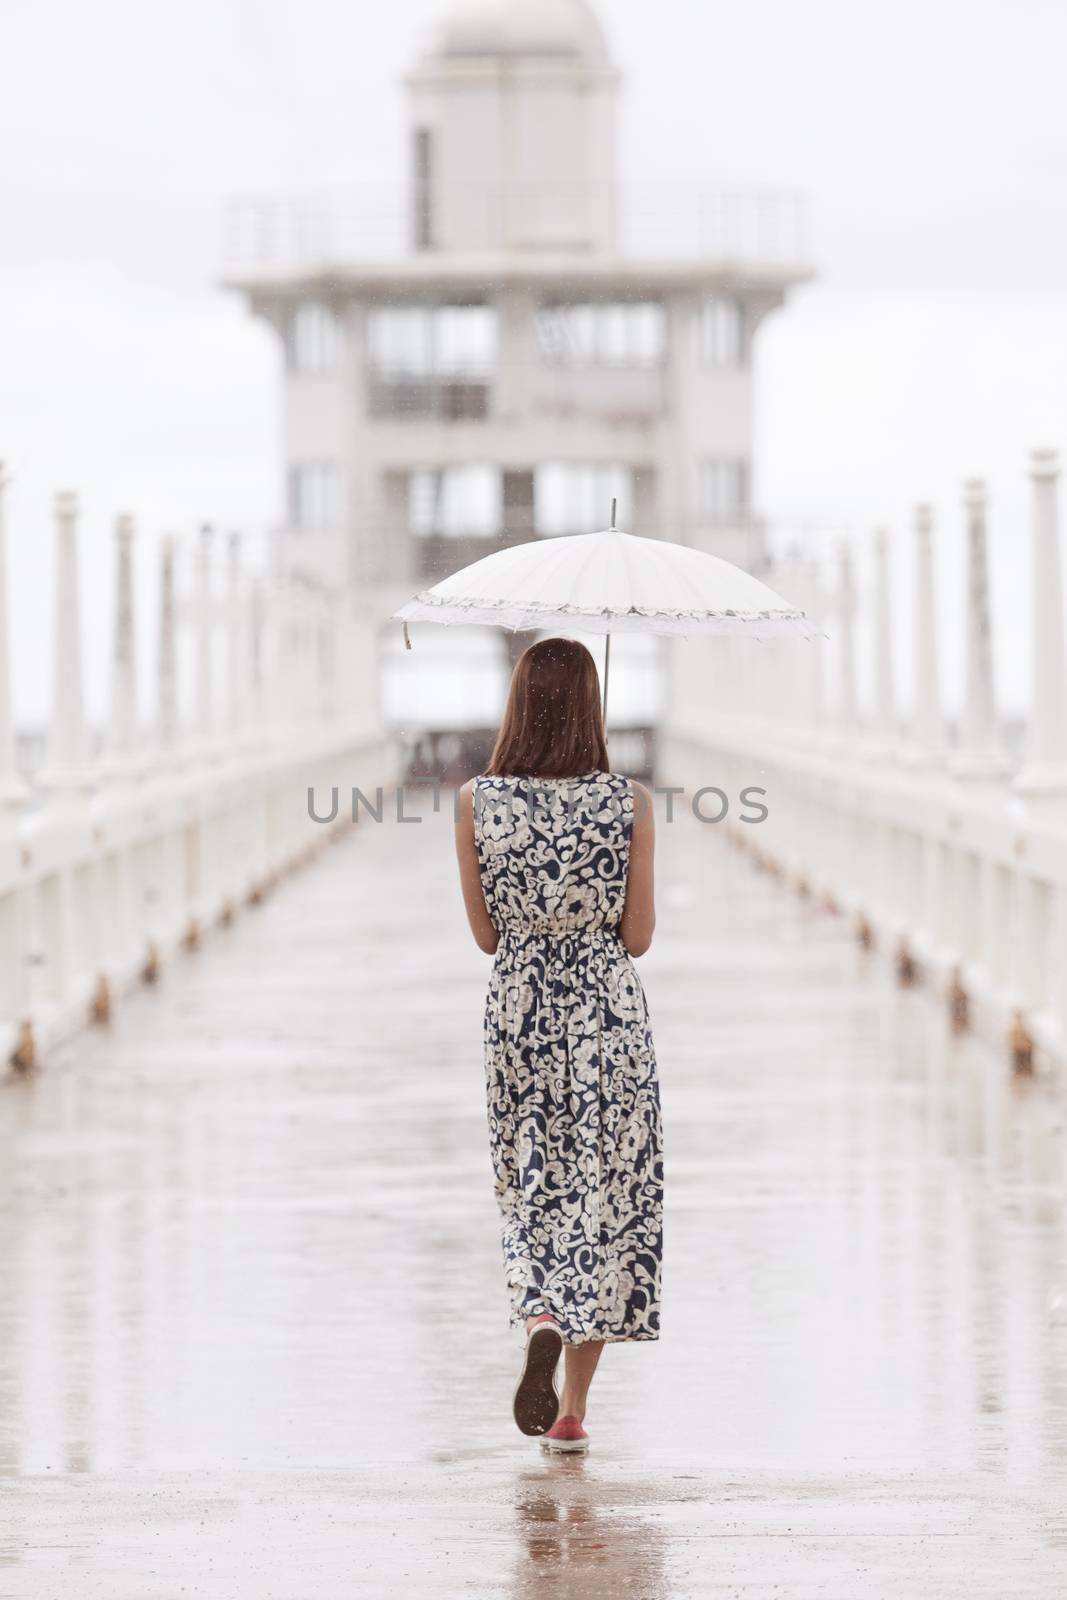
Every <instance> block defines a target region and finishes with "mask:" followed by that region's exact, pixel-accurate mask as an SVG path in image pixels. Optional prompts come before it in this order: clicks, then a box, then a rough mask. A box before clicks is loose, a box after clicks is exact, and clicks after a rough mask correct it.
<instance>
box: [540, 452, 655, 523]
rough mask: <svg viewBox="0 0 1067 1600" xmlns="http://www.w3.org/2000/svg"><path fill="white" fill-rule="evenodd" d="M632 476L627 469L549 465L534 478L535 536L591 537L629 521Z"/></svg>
mask: <svg viewBox="0 0 1067 1600" xmlns="http://www.w3.org/2000/svg"><path fill="white" fill-rule="evenodd" d="M633 498H634V496H633V473H632V471H631V470H630V468H629V467H624V466H618V465H613V464H612V465H601V464H599V463H590V462H580V461H578V462H576V461H549V462H546V463H545V464H544V465H543V466H540V467H538V468H537V470H536V472H535V474H534V522H535V526H536V528H537V532H538V533H539V534H545V535H548V536H550V537H553V536H555V535H557V534H567V533H593V532H595V531H596V530H597V529H598V528H607V527H609V526H610V524H611V502H612V500H617V501H618V507H617V510H616V522H617V525H618V526H619V527H620V528H625V527H627V526H628V525H629V524H630V522H631V521H632V517H633Z"/></svg>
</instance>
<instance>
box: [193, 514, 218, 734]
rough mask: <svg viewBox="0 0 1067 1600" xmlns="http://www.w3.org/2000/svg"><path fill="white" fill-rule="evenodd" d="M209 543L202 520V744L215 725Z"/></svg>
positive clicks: (199, 567) (198, 576) (199, 578)
mask: <svg viewBox="0 0 1067 1600" xmlns="http://www.w3.org/2000/svg"><path fill="white" fill-rule="evenodd" d="M212 542H213V535H212V530H211V527H210V525H209V524H208V523H205V524H204V526H203V527H202V528H201V529H200V540H199V544H198V546H197V552H196V736H197V739H198V740H199V741H200V743H202V744H207V743H208V742H209V741H210V739H211V736H212V733H213V732H214V724H215V717H214V710H215V688H214V682H213V666H214V642H215V602H214V596H213V595H212V592H211V547H212Z"/></svg>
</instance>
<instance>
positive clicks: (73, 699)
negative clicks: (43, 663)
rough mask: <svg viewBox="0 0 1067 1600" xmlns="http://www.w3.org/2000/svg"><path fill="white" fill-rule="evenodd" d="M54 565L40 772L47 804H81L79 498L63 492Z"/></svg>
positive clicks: (86, 778) (84, 762)
mask: <svg viewBox="0 0 1067 1600" xmlns="http://www.w3.org/2000/svg"><path fill="white" fill-rule="evenodd" d="M55 517H56V567H55V596H56V601H55V616H54V619H53V630H54V647H53V662H54V666H53V672H54V677H53V683H52V700H53V709H52V726H51V730H50V734H49V740H48V755H47V760H46V763H45V767H44V770H43V772H42V774H41V784H42V787H43V788H44V789H45V790H46V791H47V793H48V802H49V805H50V806H51V807H52V808H53V809H55V808H58V807H68V806H71V805H73V806H76V807H78V808H80V807H81V805H82V804H83V802H84V800H85V796H86V794H87V792H88V790H89V789H90V788H91V779H90V774H89V770H88V754H87V745H86V732H85V708H84V703H83V699H82V659H81V656H82V652H81V603H80V598H79V586H78V543H77V528H78V498H77V495H74V494H71V493H69V492H67V491H65V492H63V493H61V494H58V495H57V496H56V500H55Z"/></svg>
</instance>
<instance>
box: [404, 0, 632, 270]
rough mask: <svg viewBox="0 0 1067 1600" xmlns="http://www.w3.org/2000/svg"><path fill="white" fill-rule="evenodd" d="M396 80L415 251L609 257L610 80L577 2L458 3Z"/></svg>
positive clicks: (601, 46) (589, 16)
mask: <svg viewBox="0 0 1067 1600" xmlns="http://www.w3.org/2000/svg"><path fill="white" fill-rule="evenodd" d="M407 83H408V88H409V91H410V95H411V121H412V148H413V158H414V159H413V184H412V190H413V199H414V232H415V243H416V246H417V247H418V248H420V249H425V250H450V251H472V252H475V251H476V252H481V251H495V250H557V251H583V252H589V251H596V252H607V251H610V250H611V249H612V246H613V244H614V234H615V225H614V219H615V99H616V91H617V84H618V77H617V74H616V72H615V70H614V68H613V67H612V65H611V61H610V59H609V56H608V50H607V46H606V44H605V41H604V35H603V33H602V32H601V29H600V24H599V22H598V21H597V18H596V16H595V15H594V13H593V11H592V10H591V8H590V6H589V5H588V3H587V0H460V3H459V4H458V5H454V6H452V7H451V8H450V9H449V10H447V11H446V12H445V13H444V14H443V16H442V17H441V18H440V20H439V21H438V22H437V23H436V25H435V26H434V27H433V28H432V29H431V30H430V33H429V35H428V36H427V39H426V43H425V48H424V50H423V52H422V54H421V56H420V58H419V61H418V63H417V65H416V67H415V69H414V71H413V72H411V73H410V74H409V76H408V79H407Z"/></svg>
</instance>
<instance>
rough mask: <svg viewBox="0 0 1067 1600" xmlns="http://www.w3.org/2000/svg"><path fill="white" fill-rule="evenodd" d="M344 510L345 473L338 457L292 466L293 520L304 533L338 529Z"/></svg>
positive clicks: (290, 481) (292, 524)
mask: <svg viewBox="0 0 1067 1600" xmlns="http://www.w3.org/2000/svg"><path fill="white" fill-rule="evenodd" d="M342 514H343V506H342V495H341V473H340V469H339V468H338V466H337V463H336V462H334V461H305V462H302V463H301V464H300V465H299V466H296V467H290V468H289V522H290V525H291V526H292V527H293V528H295V529H297V531H298V532H300V533H334V532H336V531H337V529H338V528H339V526H340V523H341V518H342Z"/></svg>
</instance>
